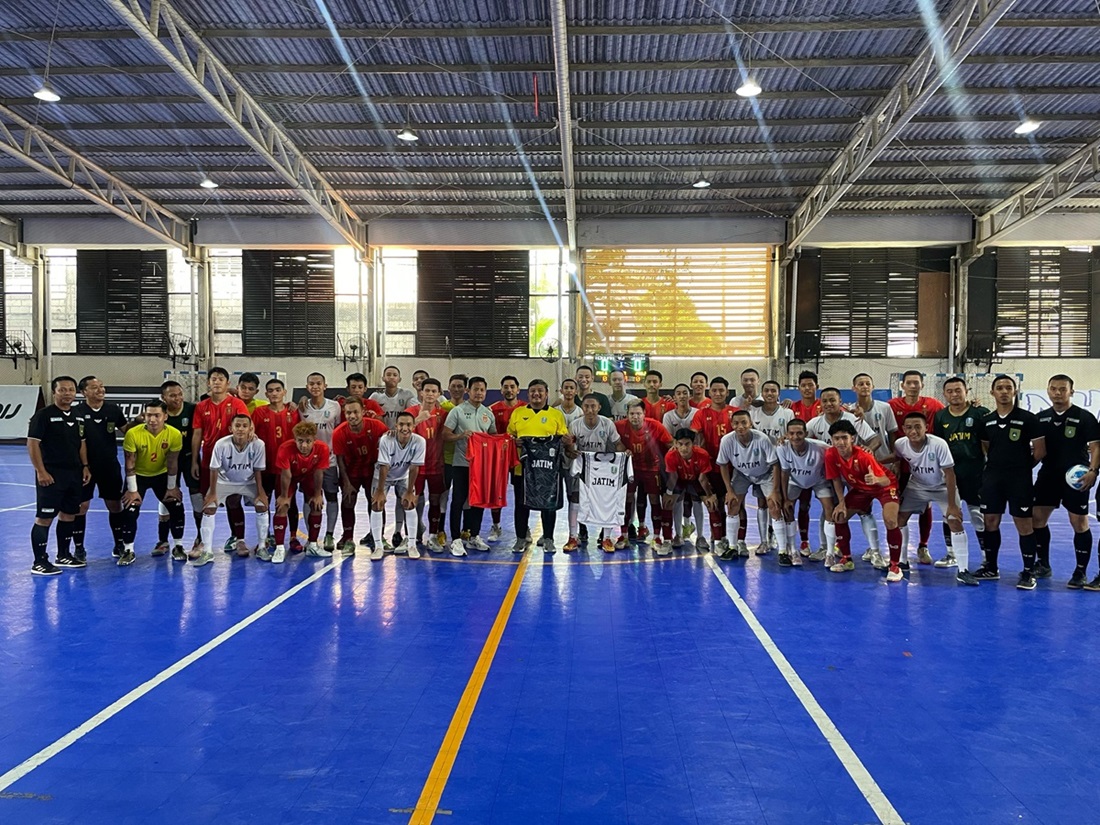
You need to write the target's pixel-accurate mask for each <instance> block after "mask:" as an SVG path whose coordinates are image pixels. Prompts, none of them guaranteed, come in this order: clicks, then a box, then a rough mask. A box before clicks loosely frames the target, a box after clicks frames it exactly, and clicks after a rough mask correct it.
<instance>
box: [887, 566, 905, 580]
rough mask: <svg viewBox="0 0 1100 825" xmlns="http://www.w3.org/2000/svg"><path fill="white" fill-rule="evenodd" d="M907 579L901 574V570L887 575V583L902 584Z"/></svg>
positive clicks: (892, 571)
mask: <svg viewBox="0 0 1100 825" xmlns="http://www.w3.org/2000/svg"><path fill="white" fill-rule="evenodd" d="M904 578H905V577H904V576H903V575H902V574H901V568H898V569H897V570H891V571H890V572H889V573H887V574H886V581H888V582H900V581H901V580H902V579H904Z"/></svg>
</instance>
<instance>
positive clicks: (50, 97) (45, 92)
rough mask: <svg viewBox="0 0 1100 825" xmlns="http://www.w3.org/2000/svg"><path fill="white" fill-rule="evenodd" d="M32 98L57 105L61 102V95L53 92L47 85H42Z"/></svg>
mask: <svg viewBox="0 0 1100 825" xmlns="http://www.w3.org/2000/svg"><path fill="white" fill-rule="evenodd" d="M34 96H35V97H37V98H38V99H39V100H43V101H45V102H46V103H57V101H59V100H61V95H59V94H58V93H57V92H55V91H54V90H53V87H52V86H50V84H49V83H43V84H42V88H41V89H39V90H38V91H37V92H35V93H34Z"/></svg>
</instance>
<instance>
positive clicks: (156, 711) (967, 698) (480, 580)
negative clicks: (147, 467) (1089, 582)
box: [0, 447, 1100, 823]
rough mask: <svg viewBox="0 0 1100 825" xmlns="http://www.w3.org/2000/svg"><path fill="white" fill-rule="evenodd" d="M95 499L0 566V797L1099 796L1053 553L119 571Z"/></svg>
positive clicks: (777, 817) (234, 806)
mask: <svg viewBox="0 0 1100 825" xmlns="http://www.w3.org/2000/svg"><path fill="white" fill-rule="evenodd" d="M3 459H4V461H3V463H4V469H3V476H2V478H0V481H2V486H3V493H2V499H0V500H2V503H3V505H4V507H3V512H2V513H0V531H2V532H3V534H4V535H9V536H13V535H21V534H22V533H23V532H24V531H25V528H26V518H27V513H28V504H29V502H28V497H29V492H28V489H27V486H26V481H25V479H26V478H27V472H28V467H27V466H26V464H25V459H24V455H23V454H22V451H21V450H19V449H18V448H14V447H5V448H3ZM507 515H508V514H506V516H505V521H506V522H507ZM97 516H98V518H97ZM105 518H106V514H105V513H101V514H96V513H95V512H94V511H93V515H92V516H91V517H90V519H89V524H90V527H89V536H92V537H98V536H103V539H102V542H104V543H105V544H100V542H99V541H98V539H97V538H90V539H89V543H88V546H89V548H91V547H96V546H97V544H100V546H101V547H102V548H103V549H102V550H101V552H100V553H98V554H97V555H98V556H100V558H97V559H95V560H94V561H91V562H90V563H89V566H88V567H87V568H86V569H84V570H80V571H72V572H66V574H65V576H64V577H62V578H61V580H59V581H42V580H40V579H35V578H32V577H30V576H27V575H26V572H25V570H23V569H22V567H19V566H10V565H9V566H7V567H6V568H5V571H4V573H3V578H2V580H0V581H2V585H0V586H2V588H3V592H4V597H3V601H2V603H0V615H2V620H0V625H2V627H3V629H4V637H5V638H4V644H3V654H2V655H3V658H4V667H3V674H4V676H3V681H4V685H5V688H4V699H3V714H2V715H3V718H4V719H5V720H6V721H5V723H4V735H3V738H0V754H2V756H3V759H4V761H5V769H7V768H9V767H10V768H12V770H11V771H10V772H8V773H6V774H5V775H4V776H3V777H2V778H0V784H2V785H3V786H4V790H3V794H4V795H3V798H2V801H3V805H4V811H5V813H4V818H5V820H7V821H9V822H21V823H30V822H35V823H39V822H41V823H47V822H49V823H62V822H90V821H95V822H118V823H124V822H125V823H129V822H135V823H137V822H164V823H170V822H196V821H199V822H349V823H352V822H363V823H368V822H369V823H374V822H379V823H387V822H406V821H426V820H425V819H423V818H417V817H416V816H414V815H413V813H412V812H413V809H414V808H415V807H416V806H417V804H418V802H419V801H420V800H421V799H422V798H424V795H429V798H430V799H431V801H432V804H433V805H434V806H435V807H434V810H435V811H436V812H437V815H436V818H435V821H436V822H455V823H458V822H468V823H515V822H586V823H587V822H592V823H597V822H632V823H633V822H637V823H671V822H677V823H680V822H683V823H687V822H691V823H695V822H699V823H710V822H754V823H755V822H759V823H773V822H783V823H788V822H789V823H802V822H835V823H869V822H929V823H945V822H952V823H963V822H966V823H970V822H973V823H989V822H1043V823H1055V822H1060V823H1082V822H1089V821H1091V819H1092V816H1093V814H1092V807H1091V806H1092V803H1091V801H1090V796H1089V794H1088V793H1086V792H1084V791H1082V782H1087V780H1084V779H1082V777H1081V773H1080V771H1081V766H1082V764H1087V763H1088V761H1089V760H1090V759H1091V754H1093V753H1094V752H1095V742H1094V741H1093V737H1092V735H1091V732H1090V730H1091V729H1090V727H1089V726H1088V725H1087V724H1084V722H1085V721H1086V720H1087V719H1089V718H1090V715H1091V713H1092V711H1091V710H1090V704H1089V700H1088V698H1087V691H1088V688H1087V686H1088V685H1089V684H1092V683H1093V681H1094V679H1095V674H1096V673H1097V668H1098V664H1100V654H1098V653H1097V652H1096V651H1095V645H1092V644H1090V643H1089V641H1088V638H1089V637H1088V633H1089V630H1088V628H1090V627H1093V626H1094V624H1095V610H1096V605H1095V604H1093V602H1094V601H1095V600H1096V595H1095V594H1092V593H1074V592H1072V591H1068V590H1065V589H1064V588H1063V587H1062V586H1061V582H1060V581H1057V580H1055V581H1054V582H1051V581H1047V582H1045V583H1043V584H1041V585H1040V588H1039V590H1038V591H1036V592H1034V593H1028V594H1024V596H1025V598H1023V599H1021V598H1020V595H1021V594H1019V593H1018V592H1017V591H1016V590H1015V589H1014V588H1013V587H1012V584H1011V582H1010V581H1006V580H1002V581H1000V582H988V583H983V584H982V586H981V587H979V588H975V589H970V588H965V589H963V588H958V587H957V586H956V585H955V583H954V575H953V573H951V572H950V571H944V570H936V569H932V568H921V569H920V570H917V565H916V563H915V560H914V564H913V570H914V572H913V573H912V574H911V576H910V578H909V582H908V584H907V586H905V587H904V588H903V589H898V588H896V587H887V586H886V585H885V584H884V583H883V580H882V576H881V573H879V572H878V571H873V570H871V569H870V568H869V567H864V568H860V569H859V570H858V571H857V573H856V575H855V576H854V577H853V578H850V579H844V580H839V581H837V580H835V579H837V577H836V576H831V575H830V574H829V573H827V572H826V571H824V570H823V569H822V566H821V565H820V564H817V565H811V564H809V563H807V565H806V566H804V567H803V568H802V569H797V568H791V569H786V570H784V569H781V568H778V567H776V565H775V559H774V556H773V557H761V558H755V557H754V558H751V559H748V560H747V561H741V562H732V563H730V562H721V561H718V562H716V561H713V560H712V559H711V557H710V556H709V555H707V556H704V555H696V554H695V552H694V551H688V552H683V553H680V552H677V553H675V554H674V555H673V556H671V557H666V558H657V557H655V556H654V554H653V553H652V552H648V551H644V550H631V551H627V552H625V553H615V554H614V555H611V556H607V555H605V554H603V553H600V552H598V551H589V552H581V553H578V554H576V555H574V556H571V557H570V556H566V555H564V554H562V553H558V554H556V555H554V556H551V557H547V558H544V557H543V555H542V554H541V553H539V554H535V555H530V554H529V555H526V556H523V557H522V561H519V560H517V559H516V558H515V557H513V556H512V555H511V554H510V553H507V552H506V551H504V552H493V553H491V554H489V555H488V556H487V557H482V556H478V557H476V558H463V559H452V558H451V557H449V556H433V557H428V556H427V555H425V557H424V558H422V559H420V560H417V561H413V560H410V559H407V558H398V557H394V556H388V557H387V558H386V560H385V561H384V562H382V563H372V562H370V561H369V559H368V558H367V557H366V555H364V554H362V553H360V554H359V555H357V556H354V557H351V558H346V559H339V558H337V559H335V560H329V559H308V558H304V557H302V556H297V557H295V558H292V559H291V560H290V561H288V563H287V564H286V565H285V566H283V568H282V569H277V568H271V567H267V568H265V569H262V570H257V569H249V568H255V567H256V565H257V564H258V563H257V562H256V561H255V560H254V559H237V558H234V557H232V556H230V555H224V556H223V555H222V554H221V553H219V556H220V558H218V559H217V561H216V562H215V564H213V565H208V566H207V567H204V568H200V569H198V570H195V569H192V568H191V566H190V565H178V564H173V563H172V561H171V560H170V559H168V558H160V559H151V558H149V557H148V556H147V554H143V556H144V557H142V558H140V559H139V561H138V562H137V564H135V565H134V566H133V567H132V568H130V569H129V570H125V571H123V572H125V573H126V574H127V575H125V576H121V577H120V576H119V575H118V574H119V569H118V568H117V567H116V566H115V565H114V564H113V560H111V559H110V558H102V556H104V555H107V550H108V549H109V548H108V547H107V545H109V542H110V538H109V535H108V534H107V533H106V532H104V530H103V529H101V528H103V527H105ZM1056 528H1059V529H1057V531H1056V532H1055V536H1056V540H1057V541H1059V542H1061V541H1062V540H1064V539H1065V538H1067V534H1068V528H1064V529H1061V528H1063V525H1062V524H1056ZM147 532H148V535H147V536H143V537H142V538H144V539H146V543H149V542H151V541H152V540H153V535H152V532H153V531H152V530H149V531H147ZM509 538H510V536H509ZM860 539H862V537H860ZM860 549H862V548H860ZM11 555H13V554H12V553H11V552H10V551H9V553H8V556H11ZM1052 560H1053V565H1054V567H1055V571H1056V576H1057V575H1060V574H1061V573H1062V572H1063V571H1064V570H1065V568H1066V567H1067V566H1068V565H1069V564H1070V563H1071V561H1070V554H1069V553H1068V552H1067V553H1056V554H1053V556H1052ZM1006 569H1010V568H1007V565H1006ZM257 574H264V575H257ZM1006 578H1007V577H1006ZM960 590H964V591H965V592H960ZM82 725H85V726H86V727H88V726H89V725H94V727H90V729H87V730H84V729H81V728H80V726H82ZM456 737H458V738H460V740H461V748H460V749H459V750H458V752H457V753H455V752H454V750H453V748H454V747H455V746H454V745H453V744H451V743H453V742H454V741H455V738H456ZM50 754H53V755H52V757H51V758H49V759H48V761H45V762H43V764H41V765H40V766H39V767H33V764H32V765H31V766H28V765H27V764H26V763H25V762H24V760H27V759H28V758H42V755H50Z"/></svg>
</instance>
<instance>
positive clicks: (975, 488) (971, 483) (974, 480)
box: [955, 467, 982, 508]
mask: <svg viewBox="0 0 1100 825" xmlns="http://www.w3.org/2000/svg"><path fill="white" fill-rule="evenodd" d="M955 485H956V486H957V487H958V489H959V498H961V499H962V500H963V501H965V502H966V503H967V504H968V505H969V506H970V507H971V508H973V507H977V506H978V505H979V504H981V503H982V476H981V473H973V474H970V473H968V474H966V475H963V474H961V473H960V472H959V471H958V467H956V468H955Z"/></svg>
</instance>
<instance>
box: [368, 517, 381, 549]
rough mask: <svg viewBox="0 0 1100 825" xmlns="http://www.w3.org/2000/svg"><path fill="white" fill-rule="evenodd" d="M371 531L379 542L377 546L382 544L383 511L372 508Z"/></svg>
mask: <svg viewBox="0 0 1100 825" xmlns="http://www.w3.org/2000/svg"><path fill="white" fill-rule="evenodd" d="M370 532H371V535H372V536H374V540H375V541H376V542H377V546H378V547H381V546H382V511H381V510H375V509H373V508H371V511H370Z"/></svg>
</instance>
